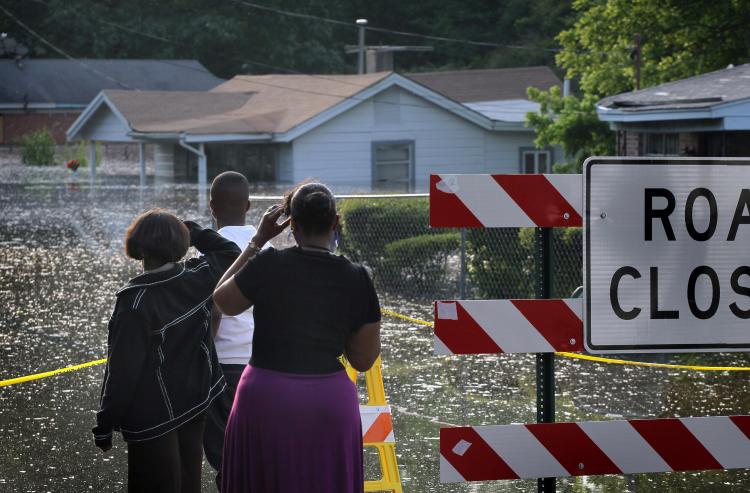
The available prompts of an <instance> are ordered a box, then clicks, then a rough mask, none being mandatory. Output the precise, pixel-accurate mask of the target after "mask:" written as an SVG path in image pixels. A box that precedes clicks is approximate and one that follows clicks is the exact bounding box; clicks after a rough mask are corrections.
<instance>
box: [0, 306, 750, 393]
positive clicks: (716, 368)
mask: <svg viewBox="0 0 750 493" xmlns="http://www.w3.org/2000/svg"><path fill="white" fill-rule="evenodd" d="M381 311H382V312H383V314H384V315H388V316H391V317H394V318H400V319H401V320H406V321H407V322H413V323H415V324H420V325H424V326H427V327H434V324H433V323H432V322H428V321H427V320H422V319H419V318H414V317H409V316H407V315H402V314H400V313H397V312H392V311H390V310H386V309H382V310H381ZM555 354H557V355H559V356H564V357H566V358H573V359H580V360H586V361H594V362H597V363H609V364H613V365H630V366H646V367H651V368H669V369H672V370H692V371H750V367H747V366H699V365H671V364H668V363H647V362H645V361H629V360H623V359H614V358H602V357H600V356H592V355H590V354H579V353H555ZM106 361H107V358H102V359H97V360H94V361H89V362H86V363H81V364H80V365H72V366H66V367H65V368H59V369H57V370H52V371H45V372H43V373H35V374H33V375H26V376H24V377H18V378H10V379H8V380H0V387H7V386H8V385H15V384H17V383H23V382H30V381H32V380H39V379H41V378H47V377H52V376H54V375H59V374H61V373H68V372H71V371H77V370H81V369H83V368H88V367H89V366H95V365H101V364H102V363H106Z"/></svg>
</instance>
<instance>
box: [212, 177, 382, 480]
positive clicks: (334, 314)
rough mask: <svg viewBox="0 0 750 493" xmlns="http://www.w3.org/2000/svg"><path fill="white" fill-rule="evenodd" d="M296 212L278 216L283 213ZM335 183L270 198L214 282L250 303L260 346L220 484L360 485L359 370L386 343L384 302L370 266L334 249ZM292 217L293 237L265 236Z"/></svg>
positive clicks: (226, 301) (234, 303) (237, 408)
mask: <svg viewBox="0 0 750 493" xmlns="http://www.w3.org/2000/svg"><path fill="white" fill-rule="evenodd" d="M284 213H286V214H287V215H289V216H290V217H289V218H288V219H286V220H285V221H283V222H282V223H280V224H278V223H277V221H278V220H279V219H280V218H281V216H282V214H284ZM338 223H339V216H338V214H337V213H336V201H335V199H334V197H333V195H332V194H331V191H330V190H329V189H328V188H327V187H326V186H325V185H322V184H320V183H307V184H304V185H301V186H299V187H297V188H296V189H295V190H294V191H293V192H292V193H290V194H288V195H287V198H286V200H285V204H283V205H281V204H279V205H276V206H272V207H270V208H269V209H268V210H267V211H266V213H265V214H264V216H263V219H262V220H261V223H260V225H259V227H258V232H257V234H256V236H255V237H254V238H253V240H252V241H251V242H250V243H249V244H248V246H247V248H245V251H244V252H243V253H242V255H240V257H239V258H238V259H237V261H236V262H235V263H234V264H233V265H232V266H231V267H230V268H229V270H227V272H226V273H225V274H224V277H223V278H222V280H221V281H220V282H219V285H218V286H219V287H218V288H217V289H216V291H215V292H214V301H215V304H216V306H217V307H218V308H219V309H220V310H221V311H222V312H224V313H225V314H228V315H235V314H237V313H241V312H243V311H244V310H246V309H248V308H249V307H250V306H254V307H255V308H254V317H255V334H254V341H253V355H252V358H251V360H250V364H249V365H248V366H247V367H246V368H245V371H244V373H243V375H242V378H241V380H240V383H239V386H238V388H237V395H236V396H235V400H234V406H233V407H232V412H231V414H230V415H229V421H228V423H227V429H226V435H225V441H224V458H223V463H222V466H221V478H222V480H221V491H222V492H224V493H234V492H237V493H240V492H241V493H248V492H250V493H306V492H309V493H313V492H316V493H317V492H335V493H359V492H362V491H364V472H363V460H362V425H361V422H360V417H359V400H358V396H357V389H356V387H355V386H354V384H353V383H352V382H351V381H350V380H349V378H348V377H347V374H346V372H345V371H344V368H343V366H342V365H341V363H340V362H339V356H340V355H342V354H343V355H344V356H345V357H346V358H347V360H348V361H349V363H350V364H351V365H352V366H353V367H354V368H356V369H357V370H359V371H366V370H368V369H369V368H370V367H371V366H372V364H373V363H374V362H375V359H376V358H377V356H378V354H380V304H379V302H378V297H377V294H376V293H375V289H374V287H373V284H372V280H371V279H370V276H369V274H368V272H367V270H366V269H365V268H364V267H362V266H360V265H357V264H353V263H352V262H350V261H349V260H347V259H346V258H344V257H342V256H339V255H335V254H334V253H333V250H334V248H335V244H336V231H337V229H338ZM287 226H290V227H291V229H292V233H293V234H294V238H295V239H296V241H297V246H295V247H292V248H287V249H284V250H275V249H273V248H269V249H266V250H263V251H261V248H262V247H263V245H264V244H265V243H266V242H268V241H269V240H270V239H272V238H273V237H275V236H276V235H278V234H279V233H280V232H281V231H283V230H284V229H285V228H286V227H287Z"/></svg>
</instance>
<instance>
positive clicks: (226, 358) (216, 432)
mask: <svg viewBox="0 0 750 493" xmlns="http://www.w3.org/2000/svg"><path fill="white" fill-rule="evenodd" d="M249 195H250V185H249V184H248V182H247V179H246V178H245V177H244V176H243V175H242V174H240V173H237V172H235V171H226V172H224V173H221V174H220V175H218V176H217V177H216V178H214V181H213V183H211V201H210V203H209V207H210V209H211V215H212V216H213V217H214V219H215V220H216V227H217V228H218V232H219V234H220V235H222V236H223V237H224V238H226V239H228V240H231V241H233V242H234V243H236V244H237V246H238V247H240V249H241V250H242V249H244V248H245V247H246V246H247V244H248V242H249V241H250V239H251V238H252V237H253V236H254V235H255V232H256V230H255V227H254V226H248V225H245V216H246V214H247V211H248V210H249V209H250V200H249V199H248V196H249ZM211 318H212V322H211V325H212V327H211V329H212V330H213V334H214V345H215V346H216V354H217V355H218V356H219V363H220V364H221V369H222V371H223V372H224V378H225V380H226V382H227V386H226V390H225V391H224V393H223V394H222V395H220V396H218V397H217V398H216V399H214V401H213V403H212V404H211V407H209V408H208V411H207V413H206V414H207V416H206V429H205V432H204V435H203V450H204V451H205V452H206V459H207V460H208V463H209V464H211V467H213V468H214V469H215V470H216V471H217V478H216V483H217V485H218V484H221V483H220V477H219V471H221V456H222V450H223V448H224V429H225V428H226V425H227V418H228V417H229V412H230V411H231V410H232V403H233V402H234V394H235V391H236V390H237V384H238V383H239V380H240V377H241V376H242V372H243V371H244V369H245V365H247V363H248V362H249V361H250V355H251V354H252V344H253V329H254V328H255V323H254V321H253V309H252V308H250V309H248V310H247V311H245V312H243V313H241V314H239V315H237V316H234V317H232V316H227V315H221V313H219V312H218V311H217V310H216V309H214V311H213V312H212V317H211Z"/></svg>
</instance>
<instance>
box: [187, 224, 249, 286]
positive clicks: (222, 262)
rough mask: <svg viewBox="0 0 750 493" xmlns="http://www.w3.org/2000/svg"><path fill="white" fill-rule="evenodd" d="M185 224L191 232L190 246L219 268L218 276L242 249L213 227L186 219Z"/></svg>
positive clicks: (214, 266) (215, 267)
mask: <svg viewBox="0 0 750 493" xmlns="http://www.w3.org/2000/svg"><path fill="white" fill-rule="evenodd" d="M185 226H187V228H188V231H189V232H190V246H194V247H195V248H196V249H197V250H198V251H199V252H201V253H202V254H203V256H204V258H205V259H206V260H207V261H208V263H209V264H210V265H211V266H212V267H213V268H214V269H216V270H217V272H216V275H217V277H218V274H219V273H220V272H224V271H225V270H226V268H227V267H228V266H229V264H231V263H232V261H233V260H234V259H236V258H237V255H238V254H239V253H240V249H239V248H238V247H237V245H235V244H234V242H233V241H230V240H227V239H226V238H224V237H223V236H221V235H220V234H219V233H217V232H216V231H214V230H212V229H208V228H205V229H204V228H202V227H201V226H200V225H199V224H198V223H196V222H193V221H185Z"/></svg>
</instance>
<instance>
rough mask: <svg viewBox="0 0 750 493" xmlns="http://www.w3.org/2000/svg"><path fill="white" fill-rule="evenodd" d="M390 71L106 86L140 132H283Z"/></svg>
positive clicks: (246, 77) (118, 105)
mask: <svg viewBox="0 0 750 493" xmlns="http://www.w3.org/2000/svg"><path fill="white" fill-rule="evenodd" d="M388 75H390V72H380V73H376V74H366V75H335V76H329V75H325V76H309V75H257V76H237V77H235V78H233V79H231V80H229V81H227V82H225V83H224V84H221V85H219V86H218V87H216V88H214V89H213V90H211V91H209V92H158V91H148V92H145V91H143V92H134V91H105V95H106V96H107V98H109V99H110V100H111V101H112V102H113V103H114V105H115V106H116V107H117V109H118V110H119V111H120V112H121V113H122V114H123V116H124V117H125V118H126V119H127V120H128V121H129V122H130V124H131V126H132V127H133V130H136V131H140V132H163V133H172V132H188V133H192V134H222V133H282V132H286V131H288V130H290V129H292V128H294V127H296V126H297V125H299V124H301V123H303V122H305V121H307V120H309V119H310V118H312V117H314V116H316V115H318V114H319V113H321V112H323V111H325V110H327V109H329V108H331V107H333V106H335V105H336V104H338V103H340V102H342V101H344V100H346V99H347V98H351V97H353V96H355V95H356V94H357V93H359V92H360V91H362V90H364V89H366V88H367V87H369V86H371V85H372V84H374V83H376V82H378V81H380V80H382V79H384V78H385V77H387V76H388Z"/></svg>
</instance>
